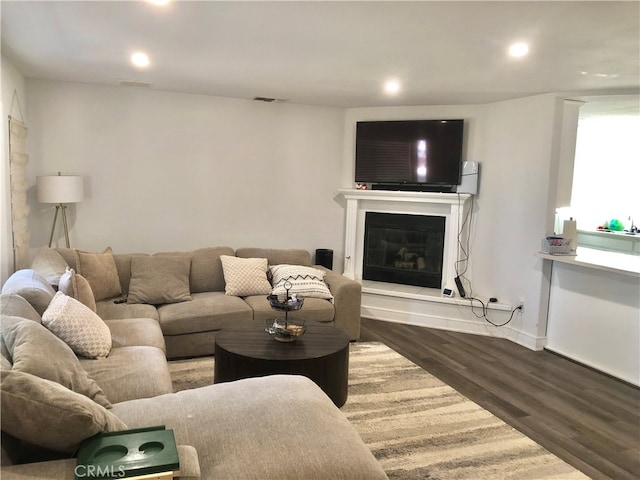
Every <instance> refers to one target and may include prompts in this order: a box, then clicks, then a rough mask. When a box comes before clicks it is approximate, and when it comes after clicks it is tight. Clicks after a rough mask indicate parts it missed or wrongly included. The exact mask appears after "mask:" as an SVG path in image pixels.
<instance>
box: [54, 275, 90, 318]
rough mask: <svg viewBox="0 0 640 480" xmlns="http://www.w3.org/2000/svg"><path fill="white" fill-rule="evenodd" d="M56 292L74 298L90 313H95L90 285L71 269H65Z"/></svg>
mask: <svg viewBox="0 0 640 480" xmlns="http://www.w3.org/2000/svg"><path fill="white" fill-rule="evenodd" d="M58 291H59V292H62V293H64V294H65V295H68V296H70V297H73V298H75V299H76V300H78V301H79V302H80V303H83V304H84V305H86V306H87V307H89V308H90V309H91V310H92V311H94V312H95V311H96V299H95V298H94V297H93V290H91V285H89V282H88V281H87V279H86V278H84V277H83V276H82V275H79V274H77V273H76V272H75V270H74V269H73V268H69V267H67V269H66V271H65V272H64V274H63V275H62V277H60V283H59V284H58Z"/></svg>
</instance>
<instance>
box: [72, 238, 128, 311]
mask: <svg viewBox="0 0 640 480" xmlns="http://www.w3.org/2000/svg"><path fill="white" fill-rule="evenodd" d="M75 252H76V271H77V272H78V273H79V274H80V275H82V276H83V277H84V278H86V279H87V281H88V282H89V285H91V290H93V296H94V297H95V299H96V301H97V300H104V299H105V298H113V297H117V296H119V295H120V294H121V293H122V287H121V285H120V277H119V276H118V269H117V268H116V262H115V260H114V258H113V251H112V250H111V247H107V248H106V249H105V250H104V251H103V252H101V253H91V252H83V251H81V250H76V251H75Z"/></svg>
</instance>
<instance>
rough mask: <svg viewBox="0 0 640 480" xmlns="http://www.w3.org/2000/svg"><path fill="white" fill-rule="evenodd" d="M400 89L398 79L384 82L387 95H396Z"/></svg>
mask: <svg viewBox="0 0 640 480" xmlns="http://www.w3.org/2000/svg"><path fill="white" fill-rule="evenodd" d="M399 91H400V82H399V81H398V80H387V81H386V82H385V84H384V92H385V93H386V94H387V95H395V94H397V93H398V92H399Z"/></svg>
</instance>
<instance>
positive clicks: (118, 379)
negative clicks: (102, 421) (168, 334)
mask: <svg viewBox="0 0 640 480" xmlns="http://www.w3.org/2000/svg"><path fill="white" fill-rule="evenodd" d="M80 364H81V365H82V366H83V367H84V369H85V370H86V371H87V373H88V374H89V375H90V376H91V378H94V379H95V381H96V382H97V383H98V384H99V385H100V386H101V387H102V389H103V390H104V392H105V394H106V395H107V397H109V400H111V402H113V403H114V404H115V403H117V402H124V401H125V400H131V399H134V398H145V397H155V396H156V395H162V394H164V393H171V392H173V386H172V384H171V376H170V375H169V367H168V366H167V359H166V357H165V356H164V352H163V351H162V350H160V349H159V348H156V347H146V346H133V347H121V348H114V349H112V350H111V353H110V354H109V357H107V358H105V359H100V360H84V359H81V360H80Z"/></svg>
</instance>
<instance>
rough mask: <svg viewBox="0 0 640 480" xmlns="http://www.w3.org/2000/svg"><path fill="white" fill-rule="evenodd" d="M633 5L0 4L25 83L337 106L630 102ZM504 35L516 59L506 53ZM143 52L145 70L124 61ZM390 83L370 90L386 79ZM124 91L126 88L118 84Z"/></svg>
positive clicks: (637, 41)
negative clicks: (523, 44) (570, 96)
mask: <svg viewBox="0 0 640 480" xmlns="http://www.w3.org/2000/svg"><path fill="white" fill-rule="evenodd" d="M639 8H640V4H639V3H638V2H636V1H630V2H612V1H604V2H592V1H584V2H582V1H569V2H554V1H542V2H520V1H516V2H506V1H497V2H482V1H471V2H457V1H444V2H432V1H414V2H399V1H378V2H367V1H355V2H346V1H331V2H329V1H311V2H298V1H285V2H272V1H258V2H245V1H232V2H224V1H200V2H196V1H175V0H174V1H173V2H171V3H169V4H168V5H167V6H164V7H158V6H155V5H152V4H150V3H148V2H145V1H137V2H126V1H108V2H101V1H71V2H57V1H42V2H40V1H6V0H5V1H2V3H1V16H2V52H3V53H4V54H5V55H6V56H7V57H8V58H9V59H10V60H11V61H12V62H13V63H14V64H15V66H16V67H17V68H18V69H19V70H20V71H21V72H22V73H23V74H24V75H25V76H26V77H33V78H45V79H54V80H63V81H71V82H85V83H94V84H105V85H119V84H120V82H121V81H133V82H145V83H150V84H151V86H150V87H149V88H153V89H158V90H167V91H176V92H186V93H196V94H207V95H218V96H227V97H238V98H253V97H255V96H264V97H272V98H277V99H286V100H289V101H291V102H295V103H302V104H311V105H328V106H339V107H365V106H378V105H380V106H388V105H436V104H472V103H487V102H492V101H498V100H504V99H510V98H516V97H522V96H527V95H531V94H537V93H545V92H578V93H580V94H582V95H601V94H609V93H637V92H638V87H639V85H640V83H639V82H640V80H639V72H640V53H639V48H640V14H639ZM516 40H524V41H527V42H529V44H530V54H529V56H528V57H526V58H523V59H519V60H514V59H510V58H508V57H507V56H506V54H505V51H506V48H507V47H508V45H509V44H510V43H511V42H513V41H516ZM136 50H144V51H145V52H147V53H148V54H149V56H150V57H151V62H152V64H151V66H150V67H149V68H148V69H146V70H139V69H136V68H134V67H133V66H131V64H130V63H129V56H130V55H131V53H132V52H133V51H136ZM392 77H393V78H397V79H398V80H400V81H401V83H402V90H401V92H400V93H399V94H398V95H397V96H395V97H387V96H385V95H384V94H383V93H382V84H383V82H384V81H385V80H387V79H388V78H392ZM123 88H131V87H123Z"/></svg>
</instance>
